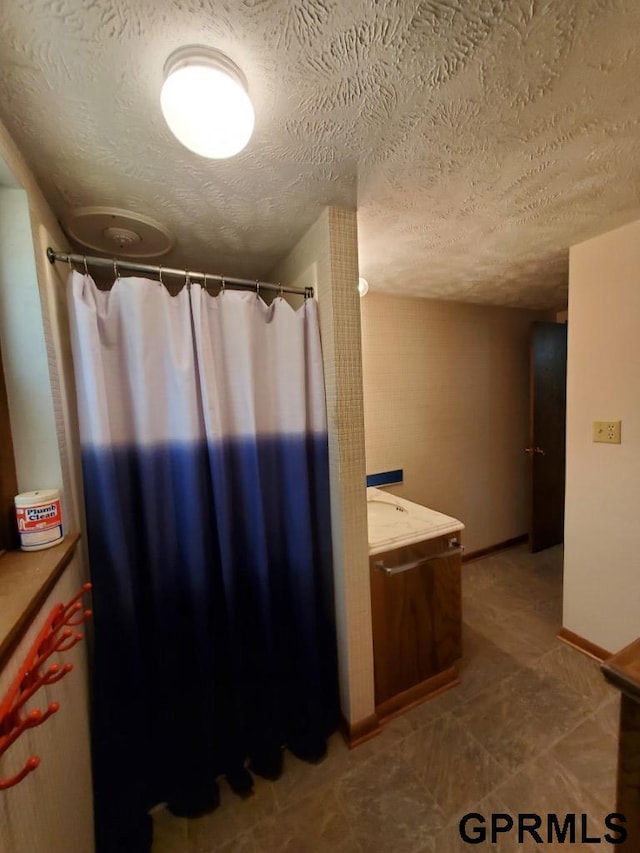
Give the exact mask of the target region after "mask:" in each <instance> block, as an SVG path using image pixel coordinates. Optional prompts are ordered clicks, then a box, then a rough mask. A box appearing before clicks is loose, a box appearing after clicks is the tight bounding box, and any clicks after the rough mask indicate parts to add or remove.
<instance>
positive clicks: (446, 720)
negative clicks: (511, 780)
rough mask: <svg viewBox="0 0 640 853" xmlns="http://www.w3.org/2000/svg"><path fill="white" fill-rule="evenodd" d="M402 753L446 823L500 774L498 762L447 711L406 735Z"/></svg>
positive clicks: (486, 790) (489, 787) (488, 788)
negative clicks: (446, 713) (427, 724)
mask: <svg viewBox="0 0 640 853" xmlns="http://www.w3.org/2000/svg"><path fill="white" fill-rule="evenodd" d="M402 756H403V757H404V759H405V760H406V761H407V763H408V764H410V765H411V767H412V768H413V770H414V771H415V773H416V775H417V776H418V778H419V779H420V780H421V781H422V782H424V784H425V785H426V787H427V789H428V790H429V792H430V793H431V794H432V795H433V798H434V799H435V801H436V803H437V804H438V806H439V807H440V810H441V811H442V814H443V817H444V820H445V821H446V822H447V823H448V822H449V821H451V820H452V819H453V818H454V817H459V816H460V815H461V814H463V813H464V812H465V811H466V810H467V809H468V808H469V807H470V806H472V805H473V804H474V803H476V802H477V801H478V800H480V799H481V798H482V797H484V796H486V795H487V794H488V793H489V792H490V791H491V790H493V789H494V788H495V787H496V785H498V784H499V782H501V781H502V779H503V778H504V770H503V768H502V767H501V765H500V764H499V763H498V762H497V761H496V760H495V759H494V758H493V757H492V756H491V755H490V754H489V753H488V752H487V750H486V749H485V748H484V747H483V746H481V744H479V743H478V742H477V741H476V740H475V739H474V738H473V737H472V736H471V735H470V734H469V732H468V731H466V730H465V729H464V728H463V727H462V726H461V725H460V724H459V723H458V722H457V721H456V720H455V719H454V718H453V717H452V716H451V715H449V714H448V715H445V716H444V717H441V718H440V719H439V720H436V721H435V722H434V723H432V725H430V726H426V727H425V728H422V729H420V730H418V731H416V732H415V733H414V734H412V735H410V736H409V737H408V738H406V739H405V740H404V741H403V742H402Z"/></svg>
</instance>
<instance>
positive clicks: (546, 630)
mask: <svg viewBox="0 0 640 853" xmlns="http://www.w3.org/2000/svg"><path fill="white" fill-rule="evenodd" d="M463 616H464V620H465V622H466V623H467V624H468V625H470V627H471V628H473V629H474V630H475V631H477V632H478V633H479V634H481V635H482V636H483V637H485V638H486V639H487V640H489V641H491V642H492V643H493V644H494V645H495V646H497V647H498V648H499V649H500V650H501V651H503V652H504V653H506V654H507V655H509V656H511V657H512V658H514V659H515V660H516V662H517V663H518V664H520V665H528V664H530V663H532V662H534V661H536V660H537V659H538V658H540V657H542V655H543V654H545V653H546V652H548V651H550V650H551V649H553V648H555V646H556V645H557V644H558V640H557V637H556V635H557V630H558V629H559V627H560V626H559V625H558V626H555V625H551V624H550V623H549V621H548V619H546V618H544V617H543V616H542V615H540V614H539V613H537V612H536V611H535V609H534V607H533V606H530V607H529V608H527V609H525V610H518V609H513V610H510V609H505V608H503V607H500V606H499V605H497V604H495V603H494V602H493V601H491V602H487V603H484V602H481V601H479V600H477V599H476V600H474V601H473V602H468V603H465V605H464V607H463Z"/></svg>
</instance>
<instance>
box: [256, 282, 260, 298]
mask: <svg viewBox="0 0 640 853" xmlns="http://www.w3.org/2000/svg"><path fill="white" fill-rule="evenodd" d="M259 296H260V282H259V281H258V279H256V297H259Z"/></svg>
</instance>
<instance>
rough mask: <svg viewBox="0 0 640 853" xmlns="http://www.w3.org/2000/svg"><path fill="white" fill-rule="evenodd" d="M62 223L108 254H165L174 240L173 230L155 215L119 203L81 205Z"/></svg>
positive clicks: (71, 233)
mask: <svg viewBox="0 0 640 853" xmlns="http://www.w3.org/2000/svg"><path fill="white" fill-rule="evenodd" d="M62 224H63V225H64V229H65V231H66V232H67V234H68V235H69V236H70V237H72V238H73V239H74V240H77V241H78V243H82V245H83V246H88V247H89V248H90V249H97V250H98V251H99V252H104V253H105V254H107V255H115V254H118V255H124V256H126V257H129V258H155V257H158V255H165V254H166V253H167V252H168V251H169V250H170V249H171V248H172V246H173V242H174V240H173V236H172V235H171V233H170V231H168V229H167V228H165V227H164V225H161V224H160V223H159V222H156V220H155V219H151V217H150V216H143V215H142V214H140V213H131V211H128V210H120V208H118V207H78V208H76V209H75V210H72V211H70V212H69V213H68V214H67V215H66V216H65V217H64V218H63V220H62Z"/></svg>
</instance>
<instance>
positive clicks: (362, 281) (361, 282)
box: [358, 278, 369, 299]
mask: <svg viewBox="0 0 640 853" xmlns="http://www.w3.org/2000/svg"><path fill="white" fill-rule="evenodd" d="M368 292H369V282H368V281H367V280H366V278H359V279H358V293H359V294H360V299H362V297H363V296H366V295H367V293H368Z"/></svg>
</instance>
